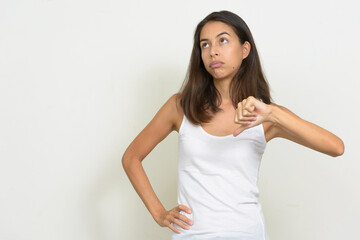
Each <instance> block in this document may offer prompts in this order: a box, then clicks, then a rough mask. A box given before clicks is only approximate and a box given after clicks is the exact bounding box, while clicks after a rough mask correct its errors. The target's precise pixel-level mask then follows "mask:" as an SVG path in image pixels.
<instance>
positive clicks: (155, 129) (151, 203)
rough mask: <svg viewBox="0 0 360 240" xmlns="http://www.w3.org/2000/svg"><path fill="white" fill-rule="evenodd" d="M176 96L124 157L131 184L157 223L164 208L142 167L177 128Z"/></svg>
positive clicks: (127, 150) (145, 129) (168, 102)
mask: <svg viewBox="0 0 360 240" xmlns="http://www.w3.org/2000/svg"><path fill="white" fill-rule="evenodd" d="M174 101H175V95H173V96H172V97H171V98H170V99H169V100H168V101H167V102H166V103H165V104H164V106H163V107H162V108H161V109H160V110H159V111H158V112H157V113H156V115H155V116H154V118H153V119H152V120H151V121H150V123H149V124H148V125H147V126H146V127H145V128H144V129H143V130H142V131H141V132H140V133H139V134H138V135H137V136H136V138H135V139H134V140H133V141H132V142H131V144H130V145H129V146H128V148H127V149H126V151H125V153H124V155H123V157H122V165H123V168H124V170H125V172H126V174H127V176H128V177H129V179H130V182H131V184H132V185H133V187H134V188H135V190H136V192H137V193H138V195H139V196H140V198H141V200H142V201H143V202H144V204H145V206H146V208H147V209H148V210H149V212H150V213H151V215H152V216H153V218H154V220H155V221H158V218H159V217H160V215H161V213H162V212H164V211H165V208H164V206H163V205H162V204H161V202H160V200H159V199H158V197H157V196H156V194H155V192H154V190H153V188H152V186H151V184H150V181H149V179H148V177H147V175H146V173H145V171H144V168H143V166H142V161H143V160H144V158H145V157H146V156H147V155H148V154H149V153H150V152H151V151H152V150H153V149H154V148H155V146H156V145H157V144H158V143H159V142H161V141H162V140H163V139H164V138H165V137H166V136H167V135H169V134H170V133H171V132H172V131H173V130H174V129H175V128H174V127H175V126H174V123H175V121H176V118H177V114H176V109H175V104H174Z"/></svg>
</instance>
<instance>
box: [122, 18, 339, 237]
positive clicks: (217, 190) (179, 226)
mask: <svg viewBox="0 0 360 240" xmlns="http://www.w3.org/2000/svg"><path fill="white" fill-rule="evenodd" d="M174 130H175V131H177V132H179V156H178V204H179V205H177V206H176V207H174V208H172V209H170V210H166V209H165V208H164V207H163V205H162V204H161V202H160V201H159V199H158V198H157V196H156V194H155V193H154V191H153V189H152V187H151V184H150V182H149V180H148V178H147V176H146V174H145V171H144V169H143V167H142V165H141V162H142V160H143V159H144V158H145V157H146V156H147V155H148V154H149V152H151V151H152V149H153V148H154V147H155V146H156V145H157V144H158V143H159V142H160V141H162V140H163V139H164V138H165V137H166V136H167V135H168V134H169V133H171V132H172V131H174ZM276 137H281V138H286V139H288V140H291V141H293V142H296V143H299V144H301V145H303V146H306V147H308V148H311V149H313V150H316V151H319V152H322V153H324V154H328V155H330V156H333V157H336V156H340V155H342V154H343V152H344V143H343V141H342V140H341V139H340V138H338V137H337V136H336V135H334V134H332V133H331V132H329V131H327V130H325V129H323V128H321V127H319V126H317V125H315V124H313V123H310V122H308V121H305V120H303V119H301V118H300V117H298V116H297V115H295V114H294V113H293V112H291V111H290V110H288V109H287V108H285V107H283V106H280V105H277V104H275V103H273V102H272V99H271V96H270V91H269V86H268V83H267V82H266V80H265V78H264V75H263V73H262V69H261V65H260V60H259V56H258V53H257V50H256V46H255V43H254V40H253V37H252V34H251V32H250V30H249V28H248V26H247V25H246V23H245V22H244V21H243V20H242V19H241V18H240V17H239V16H237V15H236V14H234V13H231V12H229V11H221V12H213V13H211V14H210V15H208V16H207V17H206V18H205V19H203V20H202V21H201V22H200V23H199V24H198V26H197V28H196V31H195V36H194V46H193V50H192V55H191V60H190V65H189V69H188V74H187V79H186V81H185V82H184V85H183V86H182V90H181V91H180V92H179V93H177V94H174V95H173V96H171V97H170V98H169V100H168V101H167V102H166V103H165V104H164V106H162V108H161V109H160V110H159V111H158V112H157V113H156V115H155V117H154V118H153V119H152V120H151V121H150V123H149V124H148V125H147V126H146V127H145V128H144V129H143V131H141V132H140V134H139V135H138V136H137V137H136V138H135V139H134V140H133V142H132V143H131V144H130V145H129V147H128V148H127V149H126V151H125V153H124V156H123V160H122V162H123V167H124V169H125V171H126V174H127V175H128V177H129V179H130V181H131V183H132V185H133V186H134V188H135V190H136V191H137V193H138V194H139V196H140V198H141V199H142V201H143V202H144V204H145V205H146V207H147V209H148V210H149V211H150V213H151V214H152V216H153V218H154V220H155V221H156V222H157V223H158V224H159V225H160V226H162V227H168V228H170V229H171V230H172V239H219V240H220V239H233V240H235V239H236V240H245V239H246V240H266V239H269V238H268V235H267V231H266V228H265V221H264V216H263V213H262V209H261V204H260V203H259V202H258V195H259V193H258V188H257V180H258V170H259V166H260V162H261V157H262V154H263V152H264V150H265V147H266V144H267V143H268V142H269V141H270V140H271V139H273V138H276Z"/></svg>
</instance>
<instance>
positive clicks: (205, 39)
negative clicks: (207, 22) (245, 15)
mask: <svg viewBox="0 0 360 240" xmlns="http://www.w3.org/2000/svg"><path fill="white" fill-rule="evenodd" d="M223 34H227V35H229V36H230V37H231V35H230V34H228V33H227V32H222V33H219V34H218V35H216V37H220V36H221V35H223ZM207 40H209V39H207V38H203V39H201V40H200V42H202V41H207Z"/></svg>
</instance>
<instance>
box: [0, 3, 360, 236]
mask: <svg viewBox="0 0 360 240" xmlns="http://www.w3.org/2000/svg"><path fill="white" fill-rule="evenodd" d="M359 7H360V4H359V3H358V1H355V0H353V1H350V0H345V1H329V0H327V1H324V0H321V1H310V0H305V1H239V0H236V1H235V0H234V1H224V0H222V1H211V0H206V1H200V0H199V1H186V2H185V1H165V0H158V1H126V2H125V1H115V0H102V1H89V0H86V1H85V0H63V1H59V0H38V1H35V0H29V1H25V0H22V1H21V0H18V1H10V0H7V1H6V0H5V1H1V2H0V34H1V35H0V239H2V240H48V239H51V240H64V239H66V240H115V239H116V240H118V239H130V240H132V239H135V240H137V239H139V240H143V239H147V240H167V239H170V235H171V230H170V229H169V228H161V227H160V226H158V225H157V223H156V222H155V221H154V220H153V218H152V216H151V215H150V213H149V212H148V211H147V209H146V207H145V205H144V204H143V203H142V201H141V199H140V198H139V196H138V195H137V193H136V192H135V190H134V188H133V187H132V185H131V183H130V181H129V179H128V178H127V176H126V174H125V172H124V170H123V169H122V165H121V158H122V155H123V153H124V151H125V149H126V148H127V146H128V145H129V144H130V143H131V141H132V140H133V139H134V138H135V137H136V135H137V134H138V133H140V131H141V130H142V129H143V128H144V127H145V126H146V125H147V124H148V123H149V122H150V120H151V119H152V118H153V116H154V115H155V113H156V112H157V111H158V110H159V109H160V107H161V106H162V105H163V104H164V103H165V102H166V100H167V99H168V98H169V97H170V96H171V95H172V94H174V93H176V92H177V91H178V90H179V89H180V87H181V84H182V82H183V80H184V77H185V73H186V69H187V66H188V62H189V58H190V53H191V48H192V40H193V33H194V30H195V27H196V25H197V23H198V22H199V21H201V20H202V19H203V18H204V17H205V16H206V15H207V14H209V13H211V12H212V11H219V10H230V11H233V12H235V13H236V14H238V15H239V16H241V17H242V18H243V19H244V20H245V21H246V23H247V24H248V26H249V27H250V29H251V31H252V34H253V36H254V39H255V43H256V45H257V48H258V51H259V54H260V58H261V61H262V65H263V69H264V72H265V75H266V77H267V79H268V81H269V83H270V87H271V94H272V96H273V98H274V100H275V103H277V104H280V105H283V106H285V107H287V108H289V109H290V110H292V111H293V112H295V113H296V114H297V115H299V116H300V117H301V118H303V119H305V120H308V121H310V122H313V123H315V124H317V125H319V126H321V127H324V128H326V129H328V130H329V131H331V132H333V133H334V134H336V135H337V136H339V137H340V138H341V139H342V140H343V141H344V142H345V153H344V155H342V156H340V157H337V158H333V157H330V156H328V155H325V154H322V153H319V152H316V151H313V150H311V149H309V148H306V147H303V146H301V145H298V144H296V143H293V142H290V141H288V140H285V139H274V140H271V141H270V142H269V143H268V145H267V149H266V150H265V153H264V156H263V162H262V165H261V168H260V175H259V189H260V202H261V204H262V205H263V211H264V215H265V220H266V224H267V229H268V233H269V236H270V239H271V240H305V239H309V240H314V239H319V240H323V239H326V240H339V239H346V240H352V239H358V237H359V235H360V228H359V217H360V206H359V202H360V193H359V189H360V186H359V183H360V175H359V169H360V161H359V157H358V154H357V152H356V151H357V150H359V140H358V136H357V135H358V133H359V129H358V120H359V113H358V111H359V110H358V109H359V96H358V92H359V85H360V84H359V75H358V71H359V54H360V48H359V42H360V35H359V25H360V17H359V10H360V8H359ZM177 136H178V135H177V132H175V131H174V132H172V133H171V134H170V135H169V136H168V137H167V138H166V139H164V140H163V141H162V142H161V143H160V144H158V145H157V147H156V148H155V149H154V150H153V151H152V152H151V153H150V154H149V155H148V156H147V157H146V159H145V160H144V162H143V166H144V168H145V170H146V172H147V174H148V177H149V179H150V181H151V183H152V186H153V188H154V190H155V192H156V193H157V195H158V197H159V199H160V200H161V201H162V203H163V204H164V206H165V208H167V209H170V208H173V207H175V206H176V204H177V203H176V198H177V196H176V190H177V185H176V184H177V182H176V181H177V172H176V171H177V169H176V166H177Z"/></svg>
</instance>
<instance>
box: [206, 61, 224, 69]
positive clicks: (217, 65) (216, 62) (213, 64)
mask: <svg viewBox="0 0 360 240" xmlns="http://www.w3.org/2000/svg"><path fill="white" fill-rule="evenodd" d="M223 64H224V63H223V62H221V61H213V62H211V63H210V65H209V67H211V68H217V67H221V65H223Z"/></svg>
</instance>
